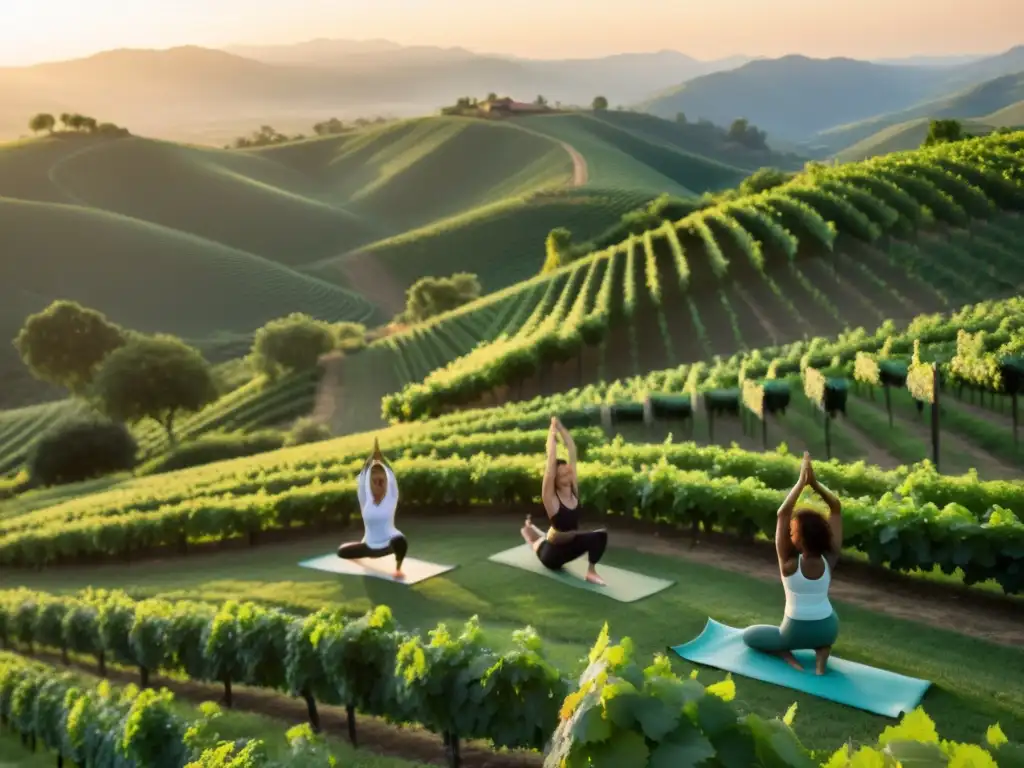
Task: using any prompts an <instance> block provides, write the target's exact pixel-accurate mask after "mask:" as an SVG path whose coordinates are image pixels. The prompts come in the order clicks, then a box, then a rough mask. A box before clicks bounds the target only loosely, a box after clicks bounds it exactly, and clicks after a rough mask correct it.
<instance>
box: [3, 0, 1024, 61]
mask: <svg viewBox="0 0 1024 768" xmlns="http://www.w3.org/2000/svg"><path fill="white" fill-rule="evenodd" d="M0 4H2V6H3V8H2V10H3V13H2V17H0V65H9V64H28V63H34V62H37V61H47V60H54V59H63V58H73V57H77V56H83V55H88V54H91V53H94V52H96V51H100V50H105V49H109V48H118V47H135V48H166V47H171V46H175V45H184V44H196V45H207V46H218V45H226V44H231V43H287V42H297V41H301V40H307V39H310V38H314V37H333V38H346V39H369V38H387V39H389V40H394V41H395V42H399V43H406V44H415V43H421V44H426V45H445V46H455V45H460V46H463V47H465V48H469V49H471V50H476V51H486V52H496V53H513V54H518V55H521V56H529V57H544V58H555V57H558V58H563V57H566V58H568V57H582V56H601V55H606V54H610V53H621V52H626V51H655V50H659V49H664V48H671V49H675V50H680V51H683V52H684V53H688V54H690V55H692V56H696V57H697V58H702V59H711V58H718V57H724V56H728V55H730V54H741V53H742V54H748V55H764V56H780V55H784V54H787V53H804V54H807V55H809V56H819V57H820V56H853V57H858V58H883V57H897V56H905V55H916V54H932V55H938V54H955V53H987V52H998V51H1002V50H1005V49H1007V48H1010V47H1012V46H1014V45H1017V44H1020V43H1024V0H971V1H970V2H968V3H966V4H965V3H964V2H963V0H513V1H512V2H509V1H508V0H501V1H500V2H499V1H498V0H84V1H83V0H0Z"/></svg>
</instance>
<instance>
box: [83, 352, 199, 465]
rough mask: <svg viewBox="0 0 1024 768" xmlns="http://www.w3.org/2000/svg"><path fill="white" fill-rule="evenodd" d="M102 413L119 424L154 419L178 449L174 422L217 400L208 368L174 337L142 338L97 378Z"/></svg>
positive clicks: (108, 361)
mask: <svg viewBox="0 0 1024 768" xmlns="http://www.w3.org/2000/svg"><path fill="white" fill-rule="evenodd" d="M94 393H95V396H96V400H97V404H98V405H99V407H100V410H102V411H103V413H105V414H106V415H107V416H109V417H110V418H112V419H114V420H115V421H121V422H126V423H129V424H134V423H136V422H138V421H142V420H143V419H147V418H149V419H153V420H154V421H156V422H158V423H159V424H160V425H161V426H162V427H163V428H164V429H165V430H167V436H168V438H169V439H170V441H171V444H172V445H173V444H175V443H176V439H175V435H174V419H175V417H176V416H177V415H178V414H179V413H181V412H182V411H185V412H192V413H194V412H195V411H198V410H200V409H201V408H202V407H203V406H205V405H207V404H208V403H211V402H213V401H214V400H216V399H217V385H216V383H215V381H214V378H213V373H212V371H211V370H210V365H209V363H207V362H206V360H205V359H203V356H202V355H201V354H200V353H199V351H198V350H196V349H194V348H193V347H190V346H189V345H188V344H186V343H185V342H183V341H182V340H181V339H177V338H175V337H173V336H140V337H137V338H134V339H132V340H131V341H129V342H128V343H127V344H125V345H124V346H123V347H121V348H120V349H117V350H115V351H114V352H113V353H111V355H110V356H109V357H108V358H107V359H106V360H105V361H104V363H103V365H102V366H101V367H100V369H99V371H97V372H96V380H95V383H94Z"/></svg>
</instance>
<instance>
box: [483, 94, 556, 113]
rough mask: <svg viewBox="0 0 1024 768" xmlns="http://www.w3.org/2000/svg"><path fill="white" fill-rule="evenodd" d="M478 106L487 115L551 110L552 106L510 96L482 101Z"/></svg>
mask: <svg viewBox="0 0 1024 768" xmlns="http://www.w3.org/2000/svg"><path fill="white" fill-rule="evenodd" d="M477 107H478V108H479V110H480V111H481V112H482V113H483V114H485V115H492V114H493V115H521V114H532V113H536V112H550V111H551V107H549V106H548V105H547V104H528V103H526V102H525V101H515V100H514V99H511V98H508V97H505V98H503V99H494V100H493V101H482V102H480V103H479V104H478V105H477Z"/></svg>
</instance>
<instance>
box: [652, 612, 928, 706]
mask: <svg viewBox="0 0 1024 768" xmlns="http://www.w3.org/2000/svg"><path fill="white" fill-rule="evenodd" d="M672 650H673V651H674V652H675V653H676V654H678V655H679V656H681V657H682V658H684V659H686V660H687V661H692V662H694V663H695V664H704V665H705V666H708V667H714V668H716V669H721V670H724V671H726V672H733V673H735V674H737V675H743V676H744V677H751V678H753V679H754V680H761V681H763V682H766V683H773V684H774V685H781V686H783V687H784V688H792V689H794V690H797V691H803V692H804V693H809V694H811V695H812V696H817V697H819V698H822V699H828V700H829V701H834V702H837V703H839V704H845V705H846V706H848V707H856V708H857V709H863V710H866V711H868V712H874V713H875V714H876V715H886V716H887V717H899V716H900V715H901V714H902V713H904V712H910V711H911V710H913V709H914V708H915V707H916V706H917V705H918V704H920V703H921V699H922V698H923V697H924V694H925V691H927V690H928V688H929V686H931V682H929V681H928V680H918V679H917V678H914V677H905V676H904V675H898V674H896V673H895V672H887V671H886V670H884V669H876V668H874V667H868V666H865V665H864V664H857V663H855V662H852V661H844V660H843V659H837V658H835V657H832V658H830V659H829V661H828V669H827V670H826V672H825V674H824V675H820V676H819V675H816V674H815V673H814V652H813V651H794V653H793V655H794V656H796V658H797V659H798V660H799V661H800V663H801V664H802V665H803V666H804V669H806V670H807V671H806V672H798V671H797V670H795V669H793V668H792V667H791V666H789V664H787V663H786V662H784V661H783V660H782V659H780V658H777V657H775V656H769V655H768V654H766V653H760V652H759V651H755V650H753V649H751V648H748V647H747V646H746V645H745V644H744V643H743V630H742V629H736V628H735V627H727V626H726V625H725V624H719V623H718V622H717V621H715V620H714V619H708V623H707V624H706V625H705V627H704V631H703V632H701V633H700V635H699V636H698V637H697V638H696V639H695V640H691V641H690V642H688V643H684V644H683V645H677V646H674V647H673V648H672Z"/></svg>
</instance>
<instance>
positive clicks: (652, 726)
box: [635, 698, 682, 741]
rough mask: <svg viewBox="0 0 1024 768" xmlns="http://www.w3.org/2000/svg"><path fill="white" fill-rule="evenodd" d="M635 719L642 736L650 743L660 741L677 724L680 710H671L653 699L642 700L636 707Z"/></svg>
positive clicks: (668, 706) (666, 705)
mask: <svg viewBox="0 0 1024 768" xmlns="http://www.w3.org/2000/svg"><path fill="white" fill-rule="evenodd" d="M635 712H636V719H637V721H638V722H639V723H640V727H641V728H642V729H643V732H644V735H645V736H647V738H648V739H650V740H651V741H660V740H661V739H662V738H664V736H665V734H667V733H671V732H672V731H673V730H674V729H675V728H676V726H677V725H678V724H679V717H680V715H681V714H682V711H681V710H680V709H673V708H672V707H671V706H670V705H669V704H668V703H667V702H664V701H661V700H660V699H655V698H643V699H640V700H639V701H638V702H637V705H636V709H635Z"/></svg>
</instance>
